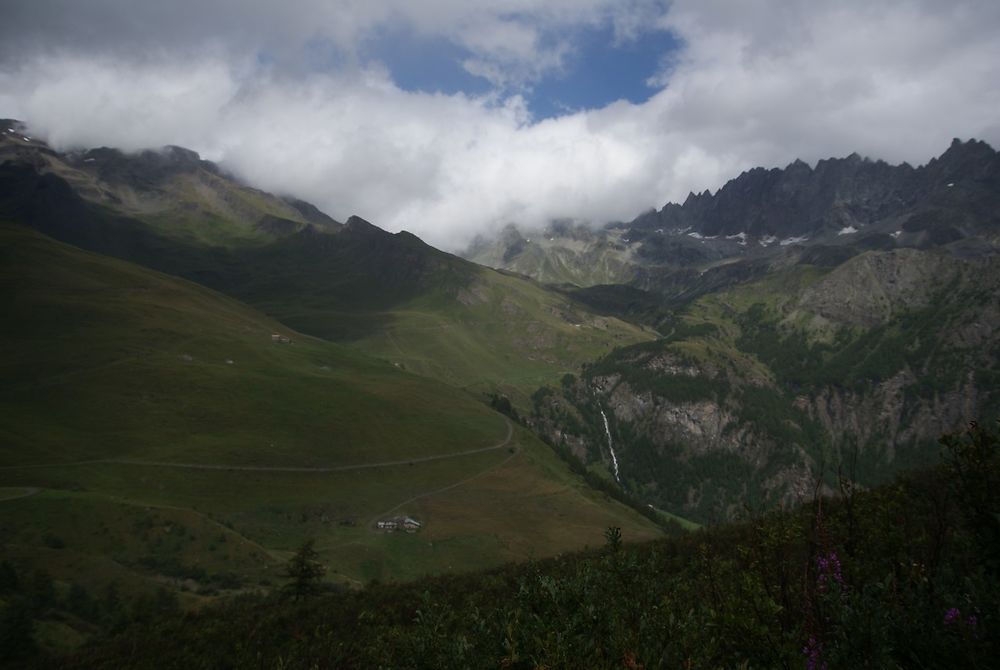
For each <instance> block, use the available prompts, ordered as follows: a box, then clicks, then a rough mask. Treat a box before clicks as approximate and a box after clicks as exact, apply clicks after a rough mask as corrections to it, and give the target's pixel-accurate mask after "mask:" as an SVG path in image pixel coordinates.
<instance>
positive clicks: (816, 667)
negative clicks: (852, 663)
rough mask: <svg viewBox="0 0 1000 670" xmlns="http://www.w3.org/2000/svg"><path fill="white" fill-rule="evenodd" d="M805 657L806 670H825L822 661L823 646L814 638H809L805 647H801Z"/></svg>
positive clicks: (824, 664)
mask: <svg viewBox="0 0 1000 670" xmlns="http://www.w3.org/2000/svg"><path fill="white" fill-rule="evenodd" d="M802 653H803V654H805V655H806V670H827V667H826V663H825V662H824V661H823V645H822V644H820V642H819V640H817V639H816V638H815V637H810V638H809V641H808V642H806V646H804V647H802Z"/></svg>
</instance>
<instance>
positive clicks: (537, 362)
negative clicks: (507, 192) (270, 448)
mask: <svg viewBox="0 0 1000 670" xmlns="http://www.w3.org/2000/svg"><path fill="white" fill-rule="evenodd" d="M0 156H3V157H4V158H6V159H7V162H6V163H4V164H3V165H2V166H0V216H5V217H7V218H9V219H11V220H15V221H19V222H23V223H26V224H28V225H31V226H32V227H34V228H36V229H38V230H40V231H42V232H44V233H46V234H48V235H51V236H53V237H55V238H56V239H60V240H63V241H66V242H69V243H72V244H75V245H77V246H80V247H82V248H85V249H89V250H92V251H97V252H99V253H104V254H108V255H112V256H116V257H118V258H124V259H127V260H131V261H134V262H137V263H140V264H142V265H146V266H148V267H152V268H155V269H158V270H161V271H163V272H167V273H170V274H174V275H178V276H182V277H185V278H188V279H191V280H194V281H197V282H198V283H200V284H204V285H206V286H210V287H212V288H214V289H217V290H220V291H223V292H225V293H227V294H229V295H232V296H235V297H237V298H239V299H240V300H242V301H244V302H247V303H249V304H252V305H254V306H256V307H258V308H259V309H262V310H263V311H265V312H266V313H268V314H270V315H271V316H273V317H275V318H278V319H279V320H281V321H282V322H284V323H287V324H289V325H290V326H292V327H294V328H296V329H298V330H300V331H302V332H307V333H310V334H312V335H315V336H318V337H322V338H324V339H331V340H336V341H340V342H343V343H345V344H350V345H351V346H353V347H356V348H358V349H361V350H363V351H366V352H369V353H375V354H378V355H380V356H383V357H386V358H391V359H392V360H394V362H396V363H398V364H400V365H401V366H406V368H407V369H410V370H415V371H418V372H419V373H421V374H424V375H428V376H432V377H435V378H437V379H440V380H443V381H446V382H448V383H450V384H453V385H458V386H463V387H467V388H471V389H475V390H480V389H481V390H486V391H490V392H495V391H500V392H502V393H505V394H508V395H510V396H511V397H512V398H513V399H514V400H515V402H517V403H518V404H520V405H521V406H522V407H525V406H527V404H528V401H527V398H528V395H529V394H530V393H531V391H532V390H533V389H534V388H535V387H537V386H538V385H539V384H542V383H546V382H553V381H555V380H557V379H558V378H559V377H560V376H562V375H563V374H565V373H566V372H570V371H576V370H578V369H579V367H580V365H581V364H582V363H583V362H585V361H586V360H590V359H592V358H593V357H595V356H597V355H600V354H602V353H605V352H606V351H608V350H610V348H612V347H613V346H617V345H621V344H628V343H632V342H638V341H642V340H645V339H649V337H650V335H649V334H647V333H644V332H643V331H642V330H641V329H638V328H636V327H634V326H632V325H630V324H628V323H625V322H623V321H620V320H618V319H617V318H607V317H594V316H593V315H592V314H591V313H590V312H589V310H588V309H587V308H586V307H584V306H582V305H581V304H579V303H576V302H574V301H573V300H572V299H571V298H568V297H565V296H562V295H559V294H557V293H554V292H551V291H548V290H547V289H544V288H542V287H541V286H539V285H537V284H535V283H533V282H531V281H529V280H525V279H523V278H518V277H514V276H511V275H505V274H501V273H498V272H495V271H490V270H486V269H484V268H482V267H480V266H477V265H475V264H473V263H470V262H468V261H464V260H462V259H459V258H457V257H455V256H452V255H450V254H446V253H443V252H441V251H438V250H436V249H433V248H432V247H429V246H428V245H426V244H424V243H423V242H421V241H420V240H419V239H418V238H416V237H415V236H413V235H410V234H408V233H398V234H395V235H392V234H389V233H386V232H385V231H382V230H380V229H379V228H377V227H375V226H373V225H371V224H370V223H368V222H366V221H364V220H362V219H360V218H357V217H352V218H351V219H350V220H349V221H348V222H347V223H346V225H344V226H341V225H340V224H337V223H336V222H332V221H331V220H328V219H323V218H322V215H320V214H319V213H318V212H316V211H315V210H314V209H313V210H310V209H309V207H308V206H307V205H305V204H304V203H293V202H288V201H284V200H281V199H278V198H275V197H274V196H270V195H267V194H263V193H260V192H259V191H255V190H253V189H249V188H247V187H245V186H243V185H240V184H239V183H237V182H235V181H234V180H232V179H230V178H227V177H226V176H225V175H224V174H223V173H221V172H220V171H219V170H218V168H216V167H215V166H213V165H212V164H210V163H206V162H204V161H200V160H198V158H197V155H196V154H192V153H191V152H186V151H184V150H181V149H177V148H172V149H168V150H164V151H163V152H145V153H143V154H139V155H135V156H124V155H122V154H120V153H118V152H114V151H112V150H95V151H90V152H87V153H84V154H79V155H76V154H73V155H67V154H58V153H56V152H54V151H51V150H50V149H48V148H47V147H45V146H44V145H41V144H38V143H34V144H30V145H25V144H24V143H23V142H19V141H16V138H15V139H11V138H10V137H7V136H3V137H0Z"/></svg>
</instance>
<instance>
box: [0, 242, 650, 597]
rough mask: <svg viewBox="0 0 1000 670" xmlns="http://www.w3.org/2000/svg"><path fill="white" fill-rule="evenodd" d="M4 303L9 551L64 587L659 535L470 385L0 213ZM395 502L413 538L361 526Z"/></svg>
mask: <svg viewBox="0 0 1000 670" xmlns="http://www.w3.org/2000/svg"><path fill="white" fill-rule="evenodd" d="M0 297H2V299H3V300H4V303H5V304H6V305H9V309H8V312H7V317H8V318H6V319H5V321H4V323H3V325H2V326H0V340H2V343H3V346H2V348H0V375H2V378H3V380H4V382H3V385H2V387H0V444H2V445H3V446H2V447H0V493H2V494H3V495H0V498H3V500H0V505H2V506H3V515H4V517H3V518H4V520H5V526H7V527H8V528H10V529H11V535H10V541H9V542H7V543H6V544H5V545H4V548H3V550H2V551H0V558H4V559H9V560H12V561H14V562H15V563H17V564H18V565H22V566H37V567H42V568H45V569H47V570H49V571H50V572H51V573H52V574H53V575H54V576H55V577H56V579H57V581H59V582H68V581H79V582H82V583H84V584H86V585H87V586H88V587H93V588H94V589H101V588H105V587H106V586H107V585H108V584H110V583H112V582H116V583H118V584H119V585H120V586H121V588H122V589H123V590H124V591H126V592H141V591H143V590H148V589H150V588H152V587H154V586H157V585H161V584H167V585H169V586H171V588H178V589H181V588H183V589H186V591H184V593H185V598H186V599H187V600H186V602H188V604H193V603H195V602H197V601H198V600H199V598H202V597H210V596H212V595H213V594H214V593H215V592H217V591H220V590H221V591H225V592H232V591H233V590H234V589H236V590H239V589H243V588H268V587H269V586H274V585H276V584H279V583H280V582H281V581H282V579H281V577H280V575H276V574H275V573H276V572H280V566H281V565H282V564H283V562H284V560H286V559H287V557H288V556H289V555H290V554H291V552H293V551H294V550H295V549H296V547H297V546H298V545H299V544H300V543H301V542H302V541H303V540H305V539H306V538H316V540H317V546H318V547H319V548H320V550H321V557H322V558H323V560H324V561H326V562H328V564H329V565H330V570H331V579H334V580H336V581H344V582H348V583H361V582H365V581H368V580H370V579H373V578H378V579H383V580H384V579H397V580H402V579H410V578H413V577H417V576H420V575H423V574H431V573H438V572H446V571H452V570H454V571H460V570H468V569H473V568H479V567H485V566H492V565H496V564H498V563H500V562H503V561H506V560H516V559H525V558H529V557H531V556H545V555H551V554H554V553H560V552H563V551H567V550H571V549H576V548H580V547H583V546H585V545H587V544H591V545H595V544H599V543H600V542H601V537H602V532H603V530H604V528H606V527H607V526H609V525H618V526H621V527H623V528H624V529H626V530H627V532H628V533H629V534H630V536H632V537H635V538H637V539H641V538H651V537H655V536H657V535H659V533H660V531H659V530H658V529H656V528H655V527H654V526H653V525H652V524H651V523H649V522H648V521H647V520H645V519H643V518H641V517H640V516H638V515H637V514H635V513H634V512H632V511H631V510H629V509H627V508H625V507H623V506H621V505H619V504H617V503H615V502H613V501H611V500H608V499H607V498H605V497H604V496H603V494H600V493H597V492H595V491H592V490H591V489H589V488H587V487H586V486H585V485H584V484H583V483H582V482H581V481H580V480H579V479H577V478H575V477H573V476H572V475H571V474H570V472H569V471H568V469H567V468H566V467H565V466H564V465H563V464H562V463H561V462H560V461H559V460H558V459H557V458H556V457H555V456H554V454H553V453H552V451H551V449H549V448H548V447H547V446H545V445H543V444H542V443H540V442H539V441H538V440H536V439H535V438H534V437H533V436H531V435H530V433H528V432H526V431H524V430H522V429H520V428H516V429H515V430H514V432H513V436H512V439H511V441H510V443H509V444H505V443H504V438H505V435H506V434H507V430H508V428H507V426H508V424H507V420H506V419H505V418H504V417H503V416H502V415H500V414H497V413H496V412H494V411H492V410H491V409H489V408H488V407H487V406H486V405H485V404H483V403H480V402H478V401H477V400H476V399H475V398H474V397H473V396H472V395H470V394H468V393H465V392H463V391H461V390H458V389H455V388H453V387H451V386H448V385H445V384H443V383H441V382H438V381H434V380H431V379H426V378H423V377H419V376H417V375H414V374H411V373H409V372H407V371H404V370H400V369H399V368H398V367H396V366H394V365H393V364H391V363H390V362H386V361H382V360H378V359H375V358H371V357H369V356H367V355H365V354H363V353H361V352H359V351H357V350H355V349H352V348H348V347H343V346H339V345H336V344H331V343H329V342H325V341H322V340H318V339H315V338H310V337H308V336H304V335H301V334H299V333H296V332H294V331H292V330H290V329H288V328H286V327H285V326H283V325H282V324H280V323H278V322H276V321H274V320H272V319H270V318H268V317H266V316H264V315H263V314H261V313H260V312H257V311H256V310H254V309H252V308H250V307H247V306H246V305H244V304H241V303H239V302H237V301H235V300H232V299H230V298H226V297H224V296H222V295H220V294H218V293H215V292H213V291H211V290H208V289H205V288H203V287H201V286H198V285H196V284H192V283H190V282H187V281H184V280H181V279H177V278H173V277H169V276H166V275H162V274H159V273H156V272H153V271H150V270H146V269H143V268H140V267H138V266H134V265H131V264H129V263H126V262H123V261H119V260H114V259H110V258H107V257H103V256H99V255H96V254H91V253H87V252H83V251H80V250H79V249H76V248H74V247H70V246H67V245H63V244H60V243H57V242H54V241H53V240H51V239H49V238H46V237H44V236H42V235H40V234H38V233H35V232H33V231H31V230H28V229H25V228H21V227H19V226H14V225H0ZM272 333H282V334H284V335H286V336H288V337H290V338H291V340H292V341H291V343H289V344H275V343H273V342H272V341H271V334H272ZM229 361H232V363H230V362H229ZM492 446H497V447H498V448H496V449H491V450H486V451H480V452H477V453H468V454H465V453H463V454H462V455H456V456H454V457H446V458H439V459H437V460H425V461H422V460H420V459H424V458H427V457H432V456H449V455H452V454H459V453H461V452H467V451H470V450H474V449H481V448H485V447H492ZM122 460H139V461H152V462H167V463H175V464H192V465H198V464H201V465H209V466H232V467H247V466H249V467H265V468H266V467H300V468H310V467H314V468H315V467H320V468H324V467H325V468H331V467H344V466H348V467H349V466H356V465H366V464H373V463H385V462H394V461H402V463H400V464H398V465H388V466H383V467H372V468H366V469H356V470H348V471H340V472H336V471H334V472H318V471H300V472H288V471H260V470H257V471H254V470H227V469H192V468H179V467H166V466H163V465H151V464H141V463H125V462H121V461H122ZM93 461H97V462H93ZM411 461H412V464H411ZM29 487H37V488H39V489H41V490H40V491H39V492H38V493H36V494H34V495H31V496H28V497H22V498H16V499H13V498H12V497H11V496H13V495H17V494H18V493H24V492H25V490H26V489H27V488H29ZM407 501H410V502H407ZM400 504H403V506H402V507H400ZM394 509H395V510H396V511H394V512H393V513H394V514H396V513H407V514H413V515H416V516H417V517H418V518H420V519H421V520H423V521H424V522H425V529H424V530H423V531H421V532H420V533H418V534H415V535H406V534H399V535H384V534H379V533H376V532H374V531H373V529H372V528H371V523H372V522H373V521H374V520H375V519H377V518H379V515H380V514H383V513H388V512H389V511H390V510H394ZM167 528H169V529H170V530H169V531H168V530H165V529H167ZM185 575H186V576H185ZM199 592H200V595H199Z"/></svg>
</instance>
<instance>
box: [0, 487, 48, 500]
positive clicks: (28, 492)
mask: <svg viewBox="0 0 1000 670" xmlns="http://www.w3.org/2000/svg"><path fill="white" fill-rule="evenodd" d="M4 488H12V489H21V492H20V493H15V494H13V495H5V494H4V493H3V491H2V490H0V502H7V501H8V500H20V499H21V498H28V497H30V496H33V495H35V494H36V493H38V492H39V491H41V490H42V489H40V488H38V487H37V486H10V487H4Z"/></svg>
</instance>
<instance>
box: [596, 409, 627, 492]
mask: <svg viewBox="0 0 1000 670" xmlns="http://www.w3.org/2000/svg"><path fill="white" fill-rule="evenodd" d="M597 409H599V410H601V418H602V419H604V434H605V435H607V436H608V451H610V452H611V464H612V465H613V466H614V470H615V473H614V474H615V481H616V482H618V485H619V486H620V485H621V483H622V480H621V477H619V476H618V455H617V454H615V446H614V444H612V442H611V428H610V427H609V426H608V415H607V414H605V413H604V408H603V407H601V404H600V403H598V404H597Z"/></svg>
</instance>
